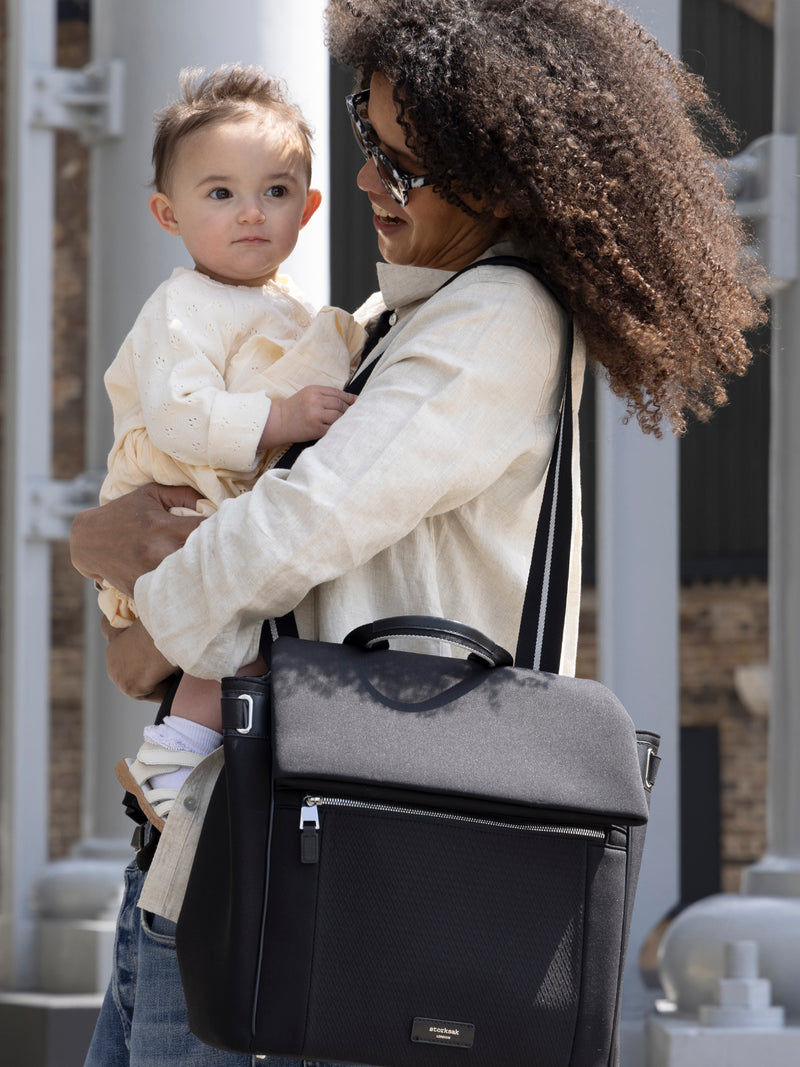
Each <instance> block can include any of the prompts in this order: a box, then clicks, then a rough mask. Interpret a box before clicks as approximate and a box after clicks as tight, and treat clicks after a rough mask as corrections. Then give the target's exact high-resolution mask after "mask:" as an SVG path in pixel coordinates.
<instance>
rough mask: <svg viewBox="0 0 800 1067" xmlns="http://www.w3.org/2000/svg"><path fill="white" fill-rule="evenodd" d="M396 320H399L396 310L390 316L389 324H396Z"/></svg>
mask: <svg viewBox="0 0 800 1067" xmlns="http://www.w3.org/2000/svg"><path fill="white" fill-rule="evenodd" d="M396 322H397V312H396V311H393V312H392V313H391V315H390V316H389V325H390V326H394V324H395V323H396Z"/></svg>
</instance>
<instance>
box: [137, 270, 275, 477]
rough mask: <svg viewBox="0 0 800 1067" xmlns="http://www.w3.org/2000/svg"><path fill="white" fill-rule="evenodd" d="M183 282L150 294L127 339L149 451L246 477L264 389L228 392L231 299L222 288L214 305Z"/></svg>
mask: <svg viewBox="0 0 800 1067" xmlns="http://www.w3.org/2000/svg"><path fill="white" fill-rule="evenodd" d="M187 276H188V277H189V278H190V279H191V275H189V272H186V274H184V275H182V276H180V277H179V278H178V280H177V282H172V283H168V284H167V285H165V286H163V287H162V288H161V289H160V290H158V291H157V292H156V293H155V294H154V295H153V298H151V301H150V302H148V304H147V305H146V307H145V309H143V311H142V314H141V315H140V316H139V319H138V320H137V322H136V325H135V326H134V329H133V331H132V334H131V337H130V343H131V358H132V364H133V371H134V374H135V377H136V384H137V388H138V391H139V397H140V401H141V406H142V413H143V418H144V422H145V425H146V427H147V431H148V434H149V436H150V439H151V441H152V442H153V444H154V445H155V446H156V447H157V448H159V449H161V451H162V452H166V453H167V454H168V455H170V456H172V457H173V458H174V459H176V460H178V461H179V462H181V463H188V464H192V465H194V466H207V467H212V468H215V469H226V470H231V471H249V470H251V469H252V468H253V466H254V464H255V461H256V452H257V449H258V443H259V440H260V438H261V433H262V431H263V429H264V426H265V424H266V421H267V417H268V415H269V408H270V401H269V399H268V397H267V396H266V394H265V393H264V391H263V390H261V391H258V392H238V393H229V392H227V390H226V386H225V379H224V376H223V375H224V370H225V361H226V359H227V357H228V355H229V350H230V346H231V344H232V343H233V336H232V329H231V328H230V324H232V323H234V322H235V321H236V316H235V314H234V313H233V311H234V309H233V308H232V307H230V306H228V305H229V304H230V296H229V294H227V293H226V292H225V290H224V289H223V288H222V287H220V291H219V294H216V293H215V300H214V301H213V302H212V301H210V300H209V299H208V296H207V294H204V293H203V291H202V290H197V289H196V288H195V287H193V286H192V285H191V284H190V283H187V282H186V280H185V279H186V278H187ZM204 296H205V299H204V298H203V297H204Z"/></svg>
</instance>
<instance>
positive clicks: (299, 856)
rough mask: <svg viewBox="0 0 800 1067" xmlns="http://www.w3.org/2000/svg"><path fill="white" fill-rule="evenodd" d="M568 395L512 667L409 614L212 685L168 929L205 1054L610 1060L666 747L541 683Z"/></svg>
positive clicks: (563, 517) (555, 579)
mask: <svg viewBox="0 0 800 1067" xmlns="http://www.w3.org/2000/svg"><path fill="white" fill-rule="evenodd" d="M566 377H567V386H569V371H568V372H567V375H566ZM566 393H567V395H566V397H565V402H564V404H563V410H562V418H561V426H560V429H559V434H558V437H557V441H556V445H555V450H554V456H553V460H552V461H551V464H550V471H549V474H548V483H547V488H546V491H545V504H544V505H543V508H542V517H541V519H540V523H539V530H538V531H537V537H536V547H535V550H534V554H533V562H532V565H531V576H530V580H529V587H528V597H527V598H526V604H525V610H524V614H523V622H522V626H521V630H520V641H519V646H518V648H517V653H516V657H515V658H516V665H515V666H512V658H511V656H510V654H509V653H508V652H506V651H504V650H503V649H501V648H499V647H498V646H496V645H494V644H493V643H492V642H491V641H490V640H488V639H487V638H486V637H485V636H484V635H482V634H480V633H478V632H477V631H475V630H471V629H470V628H469V627H466V626H463V625H461V624H459V623H455V622H452V621H448V620H441V619H431V618H427V617H422V618H417V617H402V618H399V619H389V620H380V621H378V622H374V623H371V624H367V625H366V626H363V627H360V628H359V629H357V630H355V631H353V633H351V634H350V635H348V637H347V638H346V639H345V642H344V643H343V644H342V645H335V644H326V643H322V642H314V641H301V640H298V639H297V638H295V637H285V636H284V637H280V638H278V640H277V641H275V642H274V644H273V645H272V647H271V649H270V650H269V656H270V670H269V674H268V675H267V676H265V678H263V679H253V678H235V679H226V680H225V681H224V683H223V723H224V735H225V740H224V745H225V768H224V770H223V772H222V774H221V776H220V779H219V781H218V782H217V785H216V788H215V791H214V794H213V798H212V801H211V805H210V808H209V811H208V814H207V816H206V820H205V823H204V826H203V831H202V835H201V839H200V844H199V847H198V850H197V854H196V858H195V862H194V866H193V869H192V874H191V878H190V881H189V886H188V890H187V894H186V899H185V902H184V906H183V910H182V912H181V916H180V920H179V923H178V955H179V961H180V966H181V975H182V980H183V984H184V990H185V993H186V999H187V1003H188V1008H189V1021H190V1025H191V1028H192V1030H193V1032H194V1033H195V1034H196V1035H197V1036H198V1037H199V1038H201V1039H202V1040H203V1041H206V1042H207V1043H209V1044H211V1045H215V1046H217V1047H219V1048H223V1049H229V1050H231V1051H237V1052H244V1053H257V1054H271V1055H279V1056H289V1057H295V1058H299V1059H307V1060H315V1061H325V1062H330V1061H334V1062H343V1063H359V1064H373V1065H380V1067H439V1065H443V1067H458V1064H459V1063H463V1064H464V1065H465V1067H467V1065H469V1067H533V1065H535V1067H567V1065H572V1067H607V1065H609V1064H613V1063H614V1062H615V1061H616V1055H617V1054H616V1049H615V1044H616V1042H615V1031H616V1023H617V1017H618V1011H619V995H620V987H621V982H622V971H623V963H624V957H625V948H626V942H627V936H628V929H629V925H630V917H631V911H632V907H633V899H634V893H635V888H636V881H637V877H638V871H639V864H640V860H641V850H642V847H643V843H644V833H645V828H646V823H647V819H648V809H649V796H650V790H651V788H652V784H653V780H654V778H655V773H656V770H657V766H658V755H657V752H658V738H657V737H656V736H655V735H653V734H649V733H642V732H639V733H637V732H636V730H635V729H634V727H633V724H632V723H631V720H630V718H629V717H628V714H627V713H626V711H625V710H624V708H623V707H622V705H621V704H620V703H619V701H618V700H617V699H616V697H614V695H613V694H612V693H610V692H609V691H608V690H607V689H605V688H604V687H603V686H602V685H600V684H598V683H596V682H591V681H587V680H585V679H575V678H568V677H563V676H559V675H557V674H555V673H551V672H552V671H553V670H557V667H558V662H559V657H560V647H561V637H562V632H563V620H564V605H565V602H566V588H567V574H568V564H569V536H568V535H569V530H570V528H571V519H570V507H571V485H570V481H569V479H570V476H571V472H570V462H569V457H570V455H571V439H570V433H571V420H572V413H571V400H570V397H569V387H567V391H566ZM562 455H563V457H564V462H561V458H560V457H561V456H562ZM554 531H555V536H554ZM564 531H566V534H567V536H563V532H564ZM565 542H566V545H565ZM544 575H548V576H549V580H548V581H547V582H545V581H544V580H543V576H544ZM397 635H400V636H403V637H407V636H409V635H411V636H413V635H419V636H423V637H436V638H438V639H441V640H450V641H455V642H456V643H458V644H460V645H463V646H465V647H466V648H467V649H468V650H469V653H470V655H469V658H467V659H455V658H452V657H445V656H441V657H440V656H432V655H422V654H419V653H414V652H401V651H395V650H392V649H391V648H390V647H387V646H388V645H389V644H390V642H391V639H392V637H394V636H397ZM548 668H549V669H548Z"/></svg>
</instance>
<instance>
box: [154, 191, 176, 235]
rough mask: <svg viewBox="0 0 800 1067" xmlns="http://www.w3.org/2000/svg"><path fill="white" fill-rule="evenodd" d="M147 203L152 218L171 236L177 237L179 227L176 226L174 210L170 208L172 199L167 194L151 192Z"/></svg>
mask: <svg viewBox="0 0 800 1067" xmlns="http://www.w3.org/2000/svg"><path fill="white" fill-rule="evenodd" d="M148 204H149V205H150V211H151V212H152V215H153V218H154V219H155V220H156V222H157V223H158V225H159V226H160V227H161V229H162V230H166V231H167V233H171V234H172V235H173V237H179V236H180V232H181V231H180V227H179V226H178V220H177V219H176V218H175V212H174V211H173V210H172V201H171V200H170V198H169V197H168V196H167V194H166V193H153V195H152V196H151V197H150V199H149V201H148Z"/></svg>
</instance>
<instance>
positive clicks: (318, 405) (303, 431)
mask: <svg viewBox="0 0 800 1067" xmlns="http://www.w3.org/2000/svg"><path fill="white" fill-rule="evenodd" d="M354 400H355V397H354V396H353V394H352V393H345V392H343V391H342V390H341V389H333V388H332V387H331V386H329V385H307V386H306V387H305V389H300V390H299V392H297V393H295V394H294V396H290V397H287V398H286V399H285V400H273V401H272V404H271V406H270V410H269V417H268V418H267V424H266V426H265V427H264V432H263V433H262V434H261V441H260V446H261V448H262V449H263V448H275V447H276V446H277V445H288V444H294V443H295V442H297V441H316V440H318V439H319V438H320V437H322V436H324V434H325V433H327V431H328V428H329V427H330V426H332V425H333V423H334V422H336V420H337V419H339V418H341V417H342V415H344V413H345V411H347V409H348V408H349V407H350V405H351V404H352V403H353V401H354Z"/></svg>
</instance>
